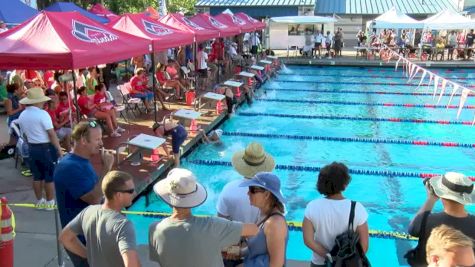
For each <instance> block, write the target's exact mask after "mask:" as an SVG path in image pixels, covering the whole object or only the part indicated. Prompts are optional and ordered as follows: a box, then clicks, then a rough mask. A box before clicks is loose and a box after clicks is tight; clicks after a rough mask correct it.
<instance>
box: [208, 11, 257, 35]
mask: <svg viewBox="0 0 475 267" xmlns="http://www.w3.org/2000/svg"><path fill="white" fill-rule="evenodd" d="M214 18H215V19H217V20H218V21H219V22H221V23H223V24H226V25H231V26H237V27H239V28H240V29H241V32H252V31H255V30H256V27H255V26H254V25H252V24H251V23H249V22H246V21H245V20H243V19H241V18H239V17H237V16H236V15H233V14H230V13H227V12H226V10H225V11H223V13H221V14H218V15H216V16H214Z"/></svg>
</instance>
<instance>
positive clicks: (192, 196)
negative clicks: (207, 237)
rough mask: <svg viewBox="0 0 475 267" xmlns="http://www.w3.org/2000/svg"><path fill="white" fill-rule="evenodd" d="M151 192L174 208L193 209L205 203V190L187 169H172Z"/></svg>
mask: <svg viewBox="0 0 475 267" xmlns="http://www.w3.org/2000/svg"><path fill="white" fill-rule="evenodd" d="M153 191H154V192H155V194H157V195H158V196H159V197H160V198H161V199H163V201H165V202H166V203H168V204H169V205H170V206H172V207H176V208H194V207H197V206H199V205H201V204H203V202H205V201H206V198H207V196H208V194H207V193H206V189H205V188H204V187H203V186H202V185H201V184H199V183H198V182H196V176H195V175H194V174H193V173H192V172H191V171H189V170H187V169H182V168H174V169H172V170H171V171H170V172H169V173H168V175H167V178H165V179H163V180H161V181H158V182H157V183H156V184H155V185H154V186H153Z"/></svg>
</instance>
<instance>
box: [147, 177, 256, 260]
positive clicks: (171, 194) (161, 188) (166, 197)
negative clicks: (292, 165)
mask: <svg viewBox="0 0 475 267" xmlns="http://www.w3.org/2000/svg"><path fill="white" fill-rule="evenodd" d="M153 191H154V192H155V193H156V194H157V195H158V196H159V197H160V198H161V199H162V200H163V201H165V202H166V203H167V204H168V205H170V206H171V207H172V209H173V212H172V215H171V216H170V217H168V218H165V219H163V220H162V221H160V222H158V223H154V224H152V225H150V228H149V252H150V259H151V260H152V261H156V262H158V263H159V264H160V266H166V267H183V266H203V267H204V266H207V267H216V266H223V261H222V257H221V250H222V249H223V248H225V247H227V246H230V245H232V244H236V243H238V242H239V240H240V239H241V237H243V236H244V237H248V236H253V235H255V234H257V232H258V229H257V226H256V225H255V224H242V223H238V222H232V221H228V220H225V219H222V218H216V217H195V216H193V215H192V213H191V208H194V207H197V206H199V205H201V204H203V203H204V202H205V200H206V198H207V192H206V189H205V188H204V187H203V186H202V185H201V184H199V183H197V182H196V177H195V175H194V174H193V173H192V172H191V171H189V170H186V169H180V168H175V169H172V170H171V171H170V172H169V173H168V175H167V178H165V179H163V180H161V181H159V182H157V183H156V184H155V185H154V186H153Z"/></svg>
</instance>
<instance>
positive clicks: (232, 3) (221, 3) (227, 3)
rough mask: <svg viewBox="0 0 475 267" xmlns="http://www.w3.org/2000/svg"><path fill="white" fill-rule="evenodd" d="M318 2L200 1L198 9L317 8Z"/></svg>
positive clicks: (305, 0) (262, 0) (280, 0)
mask: <svg viewBox="0 0 475 267" xmlns="http://www.w3.org/2000/svg"><path fill="white" fill-rule="evenodd" d="M315 1H316V0H198V2H197V3H196V4H195V6H196V7H218V6H315Z"/></svg>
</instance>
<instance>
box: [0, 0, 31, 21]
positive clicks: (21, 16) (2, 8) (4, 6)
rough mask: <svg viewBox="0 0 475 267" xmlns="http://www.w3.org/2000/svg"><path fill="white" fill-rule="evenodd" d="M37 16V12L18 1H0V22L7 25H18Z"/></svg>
mask: <svg viewBox="0 0 475 267" xmlns="http://www.w3.org/2000/svg"><path fill="white" fill-rule="evenodd" d="M36 14H38V11H37V10H36V9H34V8H32V7H30V6H28V5H27V4H25V3H23V2H21V1H20V0H8V1H0V20H3V21H4V22H5V23H6V24H7V25H18V24H20V23H22V22H24V21H26V20H28V19H30V18H32V17H34V16H35V15H36Z"/></svg>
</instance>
